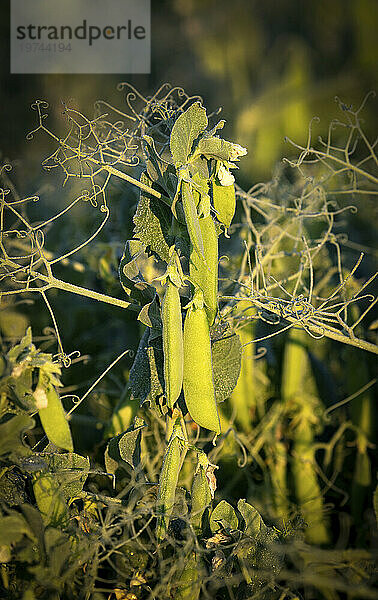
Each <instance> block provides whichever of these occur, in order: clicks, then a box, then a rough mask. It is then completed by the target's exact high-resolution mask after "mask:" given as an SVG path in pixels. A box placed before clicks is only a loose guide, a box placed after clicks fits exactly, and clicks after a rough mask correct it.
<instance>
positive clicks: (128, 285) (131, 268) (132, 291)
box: [119, 240, 156, 304]
mask: <svg viewBox="0 0 378 600" xmlns="http://www.w3.org/2000/svg"><path fill="white" fill-rule="evenodd" d="M143 251H144V246H143V244H142V243H141V242H140V241H139V240H128V241H127V242H126V245H125V249H124V251H123V255H122V258H121V260H120V263H119V279H120V282H121V285H122V287H123V289H124V291H125V292H126V294H127V296H128V297H129V298H132V299H134V300H136V301H137V302H140V303H141V304H146V303H148V302H151V300H153V298H154V297H155V295H156V289H155V288H154V286H152V285H150V284H149V283H147V281H145V279H144V277H143V275H142V273H141V272H140V270H139V266H138V259H139V258H140V256H141V254H143Z"/></svg>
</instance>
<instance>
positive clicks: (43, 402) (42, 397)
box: [33, 387, 49, 410]
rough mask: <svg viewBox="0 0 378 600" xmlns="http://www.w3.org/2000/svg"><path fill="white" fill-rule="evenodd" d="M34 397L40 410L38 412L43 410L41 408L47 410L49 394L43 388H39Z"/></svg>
mask: <svg viewBox="0 0 378 600" xmlns="http://www.w3.org/2000/svg"><path fill="white" fill-rule="evenodd" d="M33 396H34V400H35V405H36V407H37V408H38V410H41V408H47V405H48V403H49V400H48V398H47V394H46V392H45V390H44V389H43V388H41V387H38V388H37V389H36V390H35V392H34V394H33Z"/></svg>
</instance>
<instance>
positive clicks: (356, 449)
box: [0, 83, 378, 600]
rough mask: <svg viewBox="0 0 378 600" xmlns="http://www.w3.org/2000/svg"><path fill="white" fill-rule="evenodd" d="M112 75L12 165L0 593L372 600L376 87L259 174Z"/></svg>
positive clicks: (1, 188)
mask: <svg viewBox="0 0 378 600" xmlns="http://www.w3.org/2000/svg"><path fill="white" fill-rule="evenodd" d="M118 90H119V103H118V104H117V105H114V106H113V105H112V104H110V103H109V102H107V101H104V100H102V101H98V102H97V103H96V104H95V107H94V111H92V112H91V114H88V113H87V112H84V111H83V112H81V110H80V111H79V109H78V108H77V107H76V106H71V105H70V104H69V103H67V104H64V105H63V107H62V109H60V111H61V115H60V119H59V120H58V123H59V124H58V127H59V130H56V127H55V125H54V123H55V122H56V121H54V119H51V112H52V111H53V110H55V109H54V107H52V106H49V104H48V103H47V102H45V101H43V100H37V101H35V102H34V103H33V104H32V107H31V109H32V112H33V114H34V118H35V124H34V126H33V128H32V130H31V131H29V132H27V139H28V144H29V145H33V144H38V145H37V146H36V147H37V149H38V152H39V151H40V148H43V149H44V154H43V155H41V156H40V157H39V158H40V159H39V163H40V165H41V167H40V171H41V173H40V174H39V175H38V178H37V177H35V178H31V179H30V182H25V180H22V182H21V184H20V173H19V171H18V169H19V165H18V164H17V163H12V162H11V161H10V162H9V161H7V160H3V159H2V163H1V165H0V218H1V232H0V285H1V288H0V290H1V304H0V342H1V347H0V350H1V355H0V462H1V464H0V597H1V598H3V599H4V600H247V599H251V600H252V599H256V600H323V599H324V600H344V599H345V600H354V599H361V600H370V599H377V598H378V592H377V585H376V584H377V570H376V560H377V540H378V533H377V520H376V519H377V511H378V492H377V491H376V459H375V457H376V455H375V448H376V447H375V439H376V435H375V434H376V421H375V412H374V411H375V409H374V394H375V393H376V382H377V379H376V366H377V362H376V356H377V353H378V345H377V330H378V321H377V314H376V297H375V292H376V280H375V268H374V259H375V258H376V250H374V248H372V245H373V241H374V234H372V233H371V231H372V227H373V224H372V219H373V216H374V214H375V215H376V208H374V203H375V202H376V198H377V194H378V185H377V184H378V168H377V166H378V159H377V153H376V148H377V144H376V141H374V139H372V138H371V136H370V133H369V134H367V133H366V132H365V128H364V114H365V112H364V111H366V109H367V106H370V107H371V106H374V105H376V100H375V97H374V95H373V94H372V93H369V94H367V95H366V96H365V97H363V96H362V97H361V98H360V104H359V105H358V106H354V105H353V106H352V105H349V104H347V103H344V102H343V101H342V100H340V99H337V104H336V105H335V114H334V115H331V118H330V122H329V127H328V133H327V135H326V136H324V135H323V136H319V135H318V133H317V127H318V121H317V120H316V119H315V118H314V119H312V120H311V121H310V123H309V126H308V132H307V140H306V141H305V143H299V142H298V141H297V140H296V139H291V138H290V139H289V138H288V139H287V147H286V150H287V152H286V155H285V157H283V159H282V160H281V161H280V162H279V163H278V164H277V165H276V166H275V167H274V166H273V165H272V168H273V173H272V177H271V179H270V180H267V181H265V182H263V183H253V184H252V183H251V187H249V188H248V187H247V186H245V185H244V186H243V187H241V183H240V181H239V179H238V167H239V166H241V165H242V164H243V161H246V160H248V161H252V162H253V149H252V148H245V147H244V146H243V145H242V141H241V140H238V139H233V140H228V139H227V137H228V136H226V135H224V134H223V131H224V127H225V125H226V124H225V121H224V120H223V119H222V114H221V113H220V112H219V110H218V106H207V105H206V104H205V102H204V100H203V99H202V98H201V96H200V95H190V94H188V93H187V92H186V91H185V90H184V89H182V88H180V87H173V86H171V85H168V84H164V85H162V86H161V87H159V89H157V90H156V91H155V92H154V93H153V94H152V95H148V96H145V95H143V93H142V92H141V91H139V90H137V89H135V88H134V87H133V86H131V84H128V83H123V84H119V86H118ZM25 111H28V107H27V106H25ZM36 151H37V150H36ZM244 180H245V178H244ZM244 180H243V181H244ZM36 182H38V183H36ZM243 188H245V189H243ZM363 228H366V231H367V234H366V235H365V237H364V241H361V240H360V238H359V236H358V234H356V235H355V236H353V235H351V236H349V235H348V234H349V233H350V232H351V231H353V232H357V233H358V231H359V230H361V229H363ZM369 232H370V233H369ZM369 235H370V239H371V245H370V244H369V242H368V241H367V240H368V239H369Z"/></svg>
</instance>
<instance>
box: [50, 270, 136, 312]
mask: <svg viewBox="0 0 378 600" xmlns="http://www.w3.org/2000/svg"><path fill="white" fill-rule="evenodd" d="M39 276H40V278H41V279H44V280H45V281H46V282H48V283H49V284H50V287H54V288H57V289H59V290H65V291H66V292H72V293H73V294H79V295H80V296H85V297H86V298H93V299H94V300H98V301H99V302H105V303H106V304H112V305H113V306H118V307H119V308H130V309H131V310H136V311H140V309H141V307H140V306H139V304H133V303H132V302H126V301H125V300H120V299H119V298H114V297H113V296H108V295H107V294H101V293H100V292H95V291H94V290H88V289H87V288H83V287H80V286H79V285H74V284H73V283H68V282H67V281H62V280H61V279H57V278H56V277H47V276H41V275H40V274H39Z"/></svg>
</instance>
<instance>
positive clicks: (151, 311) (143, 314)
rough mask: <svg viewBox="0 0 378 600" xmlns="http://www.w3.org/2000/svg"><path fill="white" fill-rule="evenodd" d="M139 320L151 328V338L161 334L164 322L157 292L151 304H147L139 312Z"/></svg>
mask: <svg viewBox="0 0 378 600" xmlns="http://www.w3.org/2000/svg"><path fill="white" fill-rule="evenodd" d="M138 321H140V322H141V323H143V325H145V326H146V327H149V328H150V329H151V332H150V339H151V340H153V339H154V338H155V337H159V336H161V332H162V328H163V324H162V321H161V314H160V302H159V297H158V295H157V294H155V297H154V299H153V300H152V302H150V303H149V304H145V305H144V306H143V308H142V310H141V311H140V313H139V314H138Z"/></svg>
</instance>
